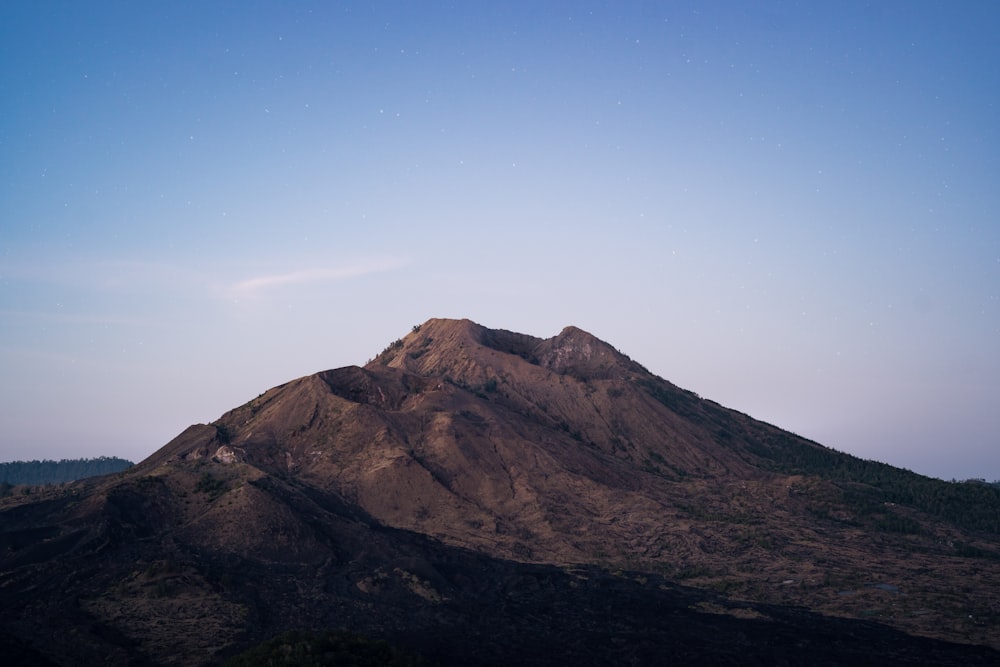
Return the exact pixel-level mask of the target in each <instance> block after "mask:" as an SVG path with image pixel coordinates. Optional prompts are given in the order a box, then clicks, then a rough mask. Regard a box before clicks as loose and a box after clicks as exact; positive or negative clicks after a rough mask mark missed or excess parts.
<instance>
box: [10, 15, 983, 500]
mask: <svg viewBox="0 0 1000 667" xmlns="http://www.w3.org/2000/svg"><path fill="white" fill-rule="evenodd" d="M998 30H1000V3H996V2H993V1H992V0H984V1H980V2H976V1H973V0H964V1H962V2H954V3H944V2H921V1H919V0H906V1H898V2H897V1H892V0H880V1H878V2H857V1H853V0H838V1H836V2H832V1H831V2H826V1H823V0H817V1H816V2H775V1H763V2H753V3H746V2H736V1H733V2H723V1H718V2H618V1H614V2H586V1H576V2H545V3H538V2H510V3H499V2H472V1H470V2H457V3H443V2H442V3H437V2H420V3H414V2H388V1H387V2H346V3H338V2H304V1H303V2H295V1H290V2H280V3H279V2H253V1H242V2H211V3H206V2H187V1H184V0H171V1H170V2H166V1H163V2H159V1H152V2H142V3H137V2H125V1H121V2H109V1H106V0H92V1H90V2H75V1H72V2H58V1H55V0H53V1H46V0H41V1H39V2H6V3H2V5H0V91H3V92H2V93H0V99H2V103H0V460H16V459H36V458H37V459H41V458H53V459H59V458H75V457H92V456H101V455H108V456H121V457H124V458H128V459H130V460H133V461H139V460H141V459H143V458H145V457H146V456H148V455H150V454H151V453H153V452H154V451H155V450H156V449H158V448H159V447H161V446H162V445H164V444H166V443H167V442H168V441H169V440H170V439H171V438H173V437H174V436H175V435H177V434H178V433H180V432H181V431H182V430H183V429H184V428H186V427H187V426H188V425H189V424H192V423H203V422H210V421H213V420H215V419H217V418H218V417H219V416H221V415H222V414H223V413H224V412H225V411H226V410H228V409H230V408H233V407H236V406H238V405H241V404H242V403H244V402H246V401H247V400H249V399H251V398H253V397H255V396H257V395H258V394H260V393H262V392H263V391H265V390H267V389H268V388H270V387H273V386H275V385H278V384H281V383H283V382H286V381H288V380H291V379H294V378H296V377H300V376H303V375H308V374H311V373H315V372H318V371H321V370H325V369H328V368H336V367H341V366H346V365H351V364H358V365H360V364H363V363H365V362H366V361H368V360H369V359H371V358H372V357H374V356H375V355H376V354H378V352H380V351H381V350H382V349H383V348H384V347H385V346H386V345H387V344H388V343H389V342H391V341H392V340H394V339H396V338H399V337H402V336H403V335H405V334H406V333H408V332H409V330H410V328H411V327H412V326H413V325H414V324H418V323H421V322H424V321H426V320H427V319H429V318H431V317H455V318H469V319H472V320H474V321H476V322H478V323H480V324H483V325H484V326H488V327H491V328H502V329H508V330H512V331H519V332H523V333H527V334H531V335H534V336H538V337H541V338H547V337H550V336H554V335H556V334H557V333H559V331H560V330H561V329H562V328H563V327H565V326H567V325H575V326H578V327H580V328H583V329H585V330H587V331H589V332H590V333H592V334H594V335H595V336H597V337H598V338H601V339H603V340H605V341H607V342H609V343H611V344H612V345H614V346H615V347H617V348H618V349H620V350H621V351H622V352H624V353H626V354H628V355H629V356H630V357H632V358H633V359H635V360H636V361H639V362H640V363H642V364H643V365H645V366H646V367H647V368H649V369H650V370H651V371H653V372H654V373H656V374H657V375H660V376H661V377H664V378H666V379H667V380H670V381H671V382H673V383H675V384H677V385H679V386H681V387H684V388H686V389H690V390H692V391H695V392H697V393H698V394H700V395H701V396H703V397H705V398H710V399H712V400H715V401H717V402H719V403H721V404H723V405H725V406H727V407H731V408H734V409H736V410H739V411H741V412H745V413H747V414H749V415H751V416H753V417H756V418H758V419H762V420H764V421H767V422H769V423H772V424H775V425H777V426H780V427H782V428H785V429H787V430H790V431H794V432H795V433H798V434H800V435H803V436H806V437H809V438H811V439H813V440H816V441H818V442H820V443H822V444H824V445H827V446H830V447H833V448H836V449H838V450H840V451H844V452H849V453H852V454H854V455H857V456H860V457H863V458H866V459H875V460H879V461H885V462H887V463H891V464H893V465H896V466H899V467H904V468H908V469H910V470H914V471H916V472H919V473H922V474H925V475H930V476H934V477H940V478H943V479H952V478H956V479H966V478H985V479H987V480H991V481H992V480H995V479H1000V402H998V397H1000V122H998V119H1000V40H997V39H996V34H997V32H998Z"/></svg>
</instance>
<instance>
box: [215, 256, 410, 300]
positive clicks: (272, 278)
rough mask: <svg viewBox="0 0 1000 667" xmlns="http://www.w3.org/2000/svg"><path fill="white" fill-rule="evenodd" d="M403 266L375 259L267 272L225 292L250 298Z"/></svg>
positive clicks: (400, 263) (386, 260) (396, 261)
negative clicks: (283, 271)
mask: <svg viewBox="0 0 1000 667" xmlns="http://www.w3.org/2000/svg"><path fill="white" fill-rule="evenodd" d="M405 264H406V262H404V261H402V260H399V259H375V260H367V261H362V262H354V263H351V264H345V265H342V266H335V267H320V268H310V269H299V270H296V271H288V272H285V273H269V274H265V275H259V276H254V277H253V278H247V279H246V280H241V281H239V282H237V283H235V284H233V285H232V286H231V287H230V289H229V290H228V292H229V293H230V294H231V295H232V296H234V297H250V296H256V295H259V294H262V293H264V292H267V291H270V290H274V289H278V288H283V287H291V286H299V285H312V284H318V283H329V282H339V281H342V280H349V279H351V278H359V277H361V276H365V275H369V274H373V273H382V272H385V271H392V270H394V269H398V268H401V267H402V266H404V265H405Z"/></svg>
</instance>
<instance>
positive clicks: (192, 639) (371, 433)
mask: <svg viewBox="0 0 1000 667" xmlns="http://www.w3.org/2000/svg"><path fill="white" fill-rule="evenodd" d="M991 494H992V495H991ZM4 502H5V504H4V505H0V510H2V515H0V516H2V520H3V522H2V523H0V526H2V528H0V602H2V603H3V604H2V605H0V610H4V611H3V612H2V614H3V615H2V617H0V619H2V621H3V626H2V627H3V628H4V631H5V632H7V633H8V634H9V635H11V636H13V637H16V638H17V641H19V642H21V643H22V644H23V643H24V642H29V643H33V644H34V645H35V646H36V647H40V646H45V647H46V649H47V651H48V652H47V653H46V655H47V656H48V657H49V658H50V659H53V660H55V661H56V662H66V661H67V660H68V659H69V657H71V656H72V652H73V651H77V652H86V653H85V656H86V657H87V661H88V662H93V661H105V660H111V659H112V658H113V659H115V660H131V659H136V656H146V658H144V659H150V660H153V661H155V662H158V663H161V664H171V663H174V664H192V663H194V662H198V661H202V662H204V661H208V662H210V661H211V660H212V659H213V657H212V656H217V657H218V656H223V655H225V654H227V652H232V651H234V650H236V649H237V648H239V647H241V646H246V645H247V644H248V643H249V642H252V641H254V640H260V639H263V638H265V637H267V636H269V635H270V634H273V633H274V632H277V631H280V630H285V629H291V628H308V627H312V628H317V629H319V628H328V627H347V628H349V629H352V630H355V631H363V632H366V633H371V634H373V635H374V636H380V637H382V636H384V637H390V638H393V639H395V640H399V641H402V642H404V643H407V644H409V645H411V646H415V647H417V648H419V649H421V650H422V651H423V652H425V654H428V655H434V656H437V658H438V659H441V660H442V661H444V662H445V663H446V664H458V663H459V662H469V661H470V656H477V657H476V660H478V661H480V662H481V663H482V664H491V663H490V661H489V659H487V658H485V657H483V652H482V650H481V649H482V646H484V645H488V646H489V647H491V648H490V651H492V653H490V652H487V653H486V655H494V656H499V657H497V658H496V661H495V662H494V663H493V664H504V663H510V662H527V663H528V664H551V663H552V662H555V661H556V657H557V655H556V653H555V652H556V651H563V652H565V651H568V650H569V649H568V648H566V645H567V643H573V642H576V643H577V644H579V646H581V647H585V648H583V649H581V650H580V655H579V657H578V661H581V662H583V663H584V664H600V663H601V662H605V663H606V662H608V661H611V660H612V656H613V655H614V656H615V659H614V661H616V662H617V661H621V660H619V659H618V658H621V659H622V660H625V659H626V658H627V659H628V660H632V659H634V660H638V661H639V662H647V661H648V659H651V656H653V655H654V654H655V655H657V656H660V657H671V658H676V657H677V656H680V655H685V654H684V651H685V650H689V649H690V651H691V653H690V654H689V655H690V658H691V659H690V662H692V663H695V662H698V661H697V660H696V659H695V658H696V657H697V656H698V655H701V656H702V657H704V656H705V655H707V654H706V653H705V651H706V650H708V649H706V646H705V644H703V642H709V643H710V641H709V639H707V638H711V637H712V636H713V633H714V635H715V638H716V640H718V636H717V633H718V632H720V631H721V630H722V629H723V628H724V629H725V631H726V632H732V633H734V634H733V635H732V636H731V637H730V638H729V639H727V640H726V641H721V640H720V641H721V643H720V644H719V648H718V651H717V653H716V654H713V655H717V657H718V658H719V660H718V661H719V662H722V663H725V662H730V663H732V664H738V663H740V662H747V661H748V660H746V659H748V658H749V657H751V656H756V657H755V658H754V659H759V660H760V661H762V662H764V663H769V662H774V657H775V656H776V655H778V654H777V653H775V652H774V651H776V650H778V649H777V648H776V645H775V644H774V643H773V642H778V645H779V648H780V651H784V652H789V653H787V655H789V656H798V657H799V658H801V662H802V663H803V664H805V663H806V662H810V661H811V662H815V661H816V659H817V656H816V654H815V646H816V644H813V645H810V644H809V641H821V638H822V637H825V639H822V641H825V642H826V643H828V644H830V643H831V642H832V643H834V644H836V643H837V642H838V641H845V642H846V640H845V639H844V638H845V637H854V638H855V639H858V638H861V637H864V638H865V639H864V641H865V645H866V646H868V647H877V646H882V648H881V649H879V650H878V651H876V652H874V653H869V654H867V655H868V657H871V658H873V661H877V660H881V661H886V662H888V663H889V664H921V662H922V661H923V659H924V658H926V657H927V656H929V655H932V654H933V655H935V656H936V657H935V660H936V661H937V662H939V663H941V664H946V663H948V662H953V663H955V664H957V663H958V662H959V661H962V662H963V663H966V664H977V662H976V661H977V660H979V661H981V662H980V663H979V664H988V663H989V662H991V661H994V660H995V659H996V653H995V652H992V651H989V650H987V649H973V648H968V649H957V648H955V647H953V646H951V645H945V644H935V643H933V642H931V643H926V642H922V641H918V640H915V639H912V638H908V637H907V636H906V635H903V634H901V633H899V632H896V631H890V630H889V629H888V628H886V627H885V626H876V625H871V624H868V623H859V622H857V621H851V620H848V619H850V618H857V617H864V618H866V619H874V620H878V621H880V622H882V623H885V624H889V625H892V626H895V627H896V628H897V629H899V630H903V631H906V632H909V633H916V634H923V635H928V636H934V637H940V638H946V639H949V640H952V641H966V642H972V643H993V645H994V647H997V646H998V645H1000V642H998V641H997V639H996V638H997V637H998V636H1000V609H998V608H997V606H996V605H997V602H996V595H995V593H996V591H997V590H1000V538H998V535H997V532H998V530H997V527H996V525H995V524H994V523H992V521H993V520H994V519H995V518H996V516H997V512H996V509H997V508H998V507H1000V491H998V490H997V489H995V488H994V487H990V486H987V485H954V484H952V485H948V484H946V483H944V482H937V481H935V480H928V479H927V478H923V477H920V476H918V475H914V474H913V473H908V472H905V471H900V470H898V469H895V468H891V467H889V466H885V465H883V464H875V463H871V462H864V461H859V460H858V459H855V458H854V457H848V456H846V455H843V454H840V453H837V452H834V451H832V450H829V449H826V448H824V447H821V446H820V445H818V444H816V443H812V442H810V441H808V440H805V439H802V438H799V437H797V436H795V435H793V434H790V433H787V432H784V431H781V430H780V429H778V428H776V427H773V426H770V425H767V424H764V423H761V422H758V421H755V420H753V419H751V418H750V417H748V416H746V415H743V414H740V413H738V412H735V411H731V410H728V409H726V408H723V407H722V406H719V405H718V404H716V403H713V402H711V401H707V400H703V399H701V398H699V397H697V396H696V395H694V394H692V393H690V392H687V391H684V390H682V389H680V388H678V387H676V386H674V385H672V384H670V383H669V382H667V381H665V380H663V379H661V378H658V377H656V376H654V375H652V374H650V373H649V372H648V371H647V370H646V369H645V368H643V367H642V366H641V365H639V364H637V363H635V362H633V361H631V360H630V359H629V358H628V357H626V356H625V355H623V354H621V353H619V352H618V351H617V350H615V349H614V348H612V347H611V346H609V345H607V344H606V343H604V342H602V341H600V340H598V339H597V338H595V337H593V336H591V335H590V334H588V333H586V332H584V331H581V330H579V329H576V328H574V327H568V328H566V329H564V330H563V331H562V332H561V333H560V334H559V335H557V336H555V337H553V338H550V339H539V338H534V337H532V336H527V335H524V334H518V333H513V332H508V331H502V330H491V329H487V328H484V327H481V326H479V325H476V324H474V323H472V322H469V321H465V320H463V321H455V320H430V321H428V322H426V323H424V324H423V325H420V326H419V327H414V329H413V331H411V332H410V333H409V334H408V335H407V336H405V337H404V338H402V339H400V340H398V341H395V342H393V343H392V344H390V345H389V346H388V347H387V348H386V349H385V350H384V351H383V352H382V353H381V354H379V355H378V356H377V357H376V358H375V359H374V360H372V361H371V362H369V363H368V364H367V365H365V366H364V367H347V368H340V369H336V370H330V371H324V372H322V373H318V374H316V375H312V376H308V377H304V378H300V379H297V380H293V381H291V382H288V383H286V384H284V385H281V386H279V387H275V388H273V389H271V390H269V391H266V392H264V393H263V394H261V395H260V396H258V397H257V398H255V399H253V400H251V401H249V402H247V403H246V404H244V405H242V406H240V407H238V408H236V409H234V410H232V411H230V412H228V413H226V414H225V415H223V416H222V417H221V418H220V419H219V420H218V421H216V422H215V423H214V424H211V425H195V426H192V427H190V428H188V429H187V430H185V431H184V432H183V433H181V434H180V435H179V436H178V437H177V438H175V439H174V440H173V441H171V442H170V443H168V444H167V445H165V446H164V447H163V448H162V449H161V450H159V451H158V452H156V453H155V454H154V455H153V456H151V457H149V458H148V459H147V460H146V461H143V462H142V463H140V464H139V465H138V466H135V467H134V468H133V469H130V470H129V471H128V472H127V473H123V474H120V475H118V476H114V477H108V478H102V479H99V480H92V481H86V482H80V483H77V484H75V485H72V486H70V487H68V488H67V489H66V490H50V491H48V492H46V494H43V496H42V497H39V498H36V499H34V500H33V501H31V502H29V501H28V499H26V498H10V499H6V500H5V501H4ZM975 508H978V509H975ZM991 508H992V511H991ZM971 510H974V511H971ZM614 572H618V574H613V573H614ZM671 581H683V582H684V583H686V584H691V585H694V586H697V587H699V588H700V589H701V591H700V592H699V591H696V590H694V589H689V588H684V587H680V586H678V585H676V584H673V583H670V582H671ZM717 593H724V594H725V596H727V597H728V598H730V599H742V600H754V601H755V602H752V603H751V602H732V601H729V600H727V597H719V596H718V595H717ZM67 599H69V600H75V601H76V602H74V603H71V604H67V603H66V600H67ZM788 604H792V605H797V606H799V607H807V608H810V609H812V610H815V611H819V612H823V613H825V614H833V615H836V616H840V617H844V618H843V620H841V621H836V622H835V621H833V620H831V619H828V618H827V619H823V618H821V617H814V616H812V615H810V614H807V613H805V612H802V611H801V610H798V611H796V610H794V609H791V608H787V607H783V606H776V605H788ZM605 607H608V608H611V607H613V608H614V609H615V614H616V617H620V618H621V621H620V623H619V624H617V625H616V624H611V625H607V622H606V618H607V617H606V615H602V612H601V611H600V610H601V609H604V608H605ZM557 609H558V610H559V612H558V615H557V614H556V613H555V611H554V610H557ZM629 609H631V610H632V611H626V610H629ZM692 610H694V611H692ZM706 614H707V616H706ZM525 618H528V619H530V621H527V622H526V621H525V620H524V619H525ZM39 619H46V620H45V621H44V622H41V621H39ZM602 619H604V620H603V621H602ZM667 619H669V622H668V621H667ZM574 623H575V625H573V624H574ZM602 623H603V625H602ZM53 624H55V625H58V626H59V627H60V628H61V630H62V631H64V632H65V633H67V635H66V636H67V637H70V636H72V637H75V636H76V635H78V634H79V633H80V632H81V630H80V628H81V627H83V628H89V630H86V631H84V632H83V635H82V639H81V638H77V639H73V640H71V641H69V642H68V643H65V644H62V645H61V644H59V643H58V642H56V643H51V645H49V644H47V643H46V640H45V637H47V636H48V634H49V633H50V632H51V631H50V630H49V627H50V626H53V627H54V625H53ZM823 627H826V628H827V630H825V631H824V630H821V629H820V628H823ZM573 628H575V630H574V629H573ZM641 628H646V629H647V630H646V631H641V630H640V629H641ZM684 628H686V630H683V629H684ZM713 628H714V630H713ZM644 632H645V634H643V633H644ZM824 632H826V634H825V635H824V634H823V633H824ZM574 633H575V634H574ZM831 633H832V634H831ZM459 635H461V636H462V637H464V638H465V643H462V642H461V641H458V640H456V639H455V637H456V636H459ZM529 636H530V637H534V638H536V639H537V643H536V644H533V645H532V646H534V651H535V655H534V658H532V656H531V655H528V654H522V653H516V652H515V651H514V649H513V648H511V646H509V645H510V644H511V643H516V642H513V638H515V637H516V638H524V637H529ZM584 636H587V637H590V639H589V640H588V641H592V642H597V645H591V644H588V643H587V642H584V640H583V637H584ZM795 636H798V637H799V639H793V637H795ZM554 637H555V638H561V639H559V641H557V642H556V643H553V641H554V640H553V638H554ZM739 637H743V639H738V638H739ZM748 637H749V638H752V639H747V638H748ZM768 637H771V638H772V640H773V642H772V643H771V644H768V639H767V638H768ZM835 637H840V638H841V639H835ZM431 638H436V640H433V641H432V639H431ZM472 638H474V639H472ZM779 638H783V639H779ZM809 638H812V639H809ZM0 639H2V637H0ZM470 642H471V643H470ZM475 642H479V644H478V645H477V644H476V643H475ZM580 642H583V643H580ZM796 642H798V643H797V644H796ZM849 643H850V642H847V643H846V644H845V645H844V646H842V647H841V648H839V649H836V650H834V649H830V652H829V653H828V654H827V655H826V657H828V658H829V659H830V663H829V664H837V662H841V663H845V662H851V663H858V662H859V661H861V662H863V660H862V658H861V657H860V656H859V655H857V654H854V653H851V652H850V651H851V649H849V648H847V647H846V646H847V644H849ZM442 644H447V645H448V646H451V647H452V648H451V649H448V650H445V649H444V648H441V645H442ZM546 645H548V646H549V648H548V649H547V650H543V648H542V647H544V646H546ZM598 645H599V646H598ZM602 646H603V648H601V647H602ZM611 646H616V647H618V648H617V649H615V650H618V651H619V653H617V654H615V653H614V652H613V651H612V649H611V648H609V647H611ZM796 646H797V648H795V647H796ZM810 646H811V647H812V648H809V647H810ZM525 650H527V649H525ZM448 651H451V652H450V653H449V652H448ZM609 651H611V652H610V653H609ZM644 651H645V653H644ZM838 651H839V652H838ZM81 655H84V653H81ZM783 655H784V654H783ZM588 656H589V657H588ZM906 656H909V657H906ZM741 657H742V658H744V660H740V658H741ZM533 659H534V660H535V661H534V662H532V660H533ZM626 661H627V660H626ZM970 661H971V662H970ZM681 662H684V660H681ZM792 662H793V663H794V662H795V660H794V659H792Z"/></svg>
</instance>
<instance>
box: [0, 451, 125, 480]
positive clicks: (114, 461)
mask: <svg viewBox="0 0 1000 667" xmlns="http://www.w3.org/2000/svg"><path fill="white" fill-rule="evenodd" d="M132 465H133V463H132V462H131V461H127V460H125V459H120V458H118V457H117V456H98V457H97V458H94V459H60V460H59V461H52V460H49V459H44V460H42V461H37V460H36V461H10V462H8V463H0V484H7V485H10V486H19V485H25V486H37V485H39V484H62V483H63V482H72V481H75V480H78V479H83V478H85V477H96V476H97V475H109V474H111V473H116V472H121V471H122V470H126V469H127V468H130V467H132Z"/></svg>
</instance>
